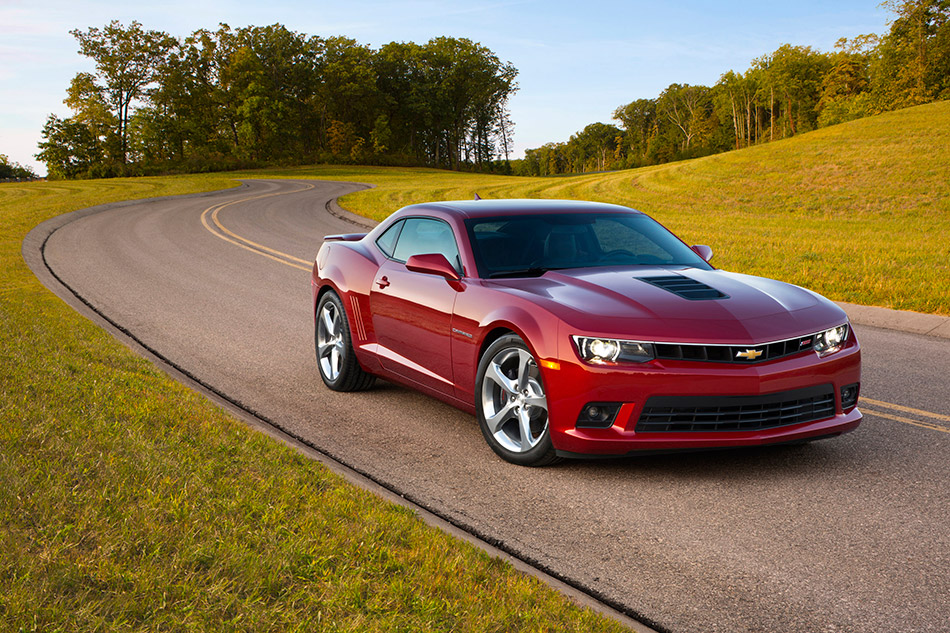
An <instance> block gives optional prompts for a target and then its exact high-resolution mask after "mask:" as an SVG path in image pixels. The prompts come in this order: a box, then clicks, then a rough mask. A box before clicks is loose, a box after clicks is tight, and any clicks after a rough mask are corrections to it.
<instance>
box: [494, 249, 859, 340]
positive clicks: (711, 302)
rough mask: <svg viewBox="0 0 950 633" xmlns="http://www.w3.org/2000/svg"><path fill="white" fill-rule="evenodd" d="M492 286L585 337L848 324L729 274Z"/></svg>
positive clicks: (617, 273) (603, 272) (708, 336)
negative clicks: (542, 310)
mask: <svg viewBox="0 0 950 633" xmlns="http://www.w3.org/2000/svg"><path fill="white" fill-rule="evenodd" d="M491 283H492V284H493V285H496V287H498V288H499V289H502V290H503V291H505V292H509V293H512V294H516V295H519V296H521V297H524V298H526V299H529V300H531V301H532V302H533V303H536V304H540V305H542V306H543V307H545V308H546V309H548V310H550V311H551V312H553V313H554V314H556V315H557V316H558V317H559V318H560V319H561V320H562V321H564V322H565V323H566V324H567V325H568V326H569V327H570V328H572V329H574V330H576V331H577V333H579V334H581V333H589V334H598V335H601V336H616V337H634V338H638V339H642V340H650V341H668V342H684V343H685V342H706V343H739V344H746V343H763V342H768V341H775V340H781V339H784V338H793V337H797V336H804V335H807V334H811V333H814V332H818V331H821V330H824V329H827V328H830V327H834V326H836V325H840V324H841V323H843V322H844V321H845V320H846V318H847V317H846V315H845V313H844V311H843V310H841V309H840V308H839V307H837V306H836V305H835V304H834V303H832V302H831V301H828V300H827V299H825V298H824V297H821V296H820V295H817V294H815V293H813V292H811V291H809V290H805V289H804V288H799V287H798V286H793V285H791V284H787V283H783V282H780V281H775V280H773V279H765V278H763V277H753V276H751V275H741V274H737V273H730V272H726V271H722V270H699V269H696V268H676V269H671V268H635V269H634V268H619V267H610V268H586V269H571V270H561V271H548V272H547V273H545V274H544V275H543V276H541V277H537V278H528V279H506V280H498V281H494V282H491Z"/></svg>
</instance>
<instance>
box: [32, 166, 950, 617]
mask: <svg viewBox="0 0 950 633" xmlns="http://www.w3.org/2000/svg"><path fill="white" fill-rule="evenodd" d="M354 188H355V187H354V186H352V185H345V184H339V183H318V182H314V181H309V182H303V181H250V182H249V183H248V186H245V187H243V188H240V189H237V190H232V191H227V192H223V193H221V194H217V195H215V196H213V197H201V198H181V199H171V200H164V201H157V202H143V203H141V204H135V205H131V206H126V207H122V208H116V209H109V210H105V211H103V212H99V213H95V214H91V215H87V216H85V217H81V218H80V219H76V220H75V221H72V222H70V223H68V224H66V225H65V226H64V227H62V228H60V229H59V230H57V231H56V232H55V233H54V234H53V235H52V236H51V237H50V239H49V240H48V243H47V245H46V250H45V255H46V258H47V262H48V264H49V266H50V267H51V269H52V270H53V271H55V273H56V274H57V275H58V276H59V277H60V278H61V279H62V280H63V281H65V282H66V283H67V284H68V285H69V286H71V287H72V288H73V289H74V290H76V291H77V292H78V293H79V294H80V295H81V296H82V297H83V298H84V299H85V300H86V301H88V302H89V303H90V304H91V305H93V306H95V307H96V308H97V309H98V310H100V311H101V312H103V313H104V314H106V315H108V316H109V317H110V318H111V319H112V320H113V321H114V322H116V323H118V324H119V325H121V326H122V327H123V328H125V329H127V330H128V331H129V332H131V333H132V334H133V335H134V336H135V337H137V338H138V339H140V340H141V341H142V342H144V343H145V344H146V345H148V346H150V347H152V348H153V349H155V350H158V351H159V352H160V353H161V354H162V355H164V356H165V357H167V358H169V359H171V360H172V361H173V362H174V363H176V364H177V365H179V366H180V367H182V368H183V369H184V370H186V371H187V372H189V373H191V374H192V375H194V376H197V377H200V379H201V380H202V381H204V382H205V383H207V384H209V385H212V386H213V387H214V388H215V389H217V390H219V391H220V392H222V393H225V394H228V396H230V397H231V398H233V399H234V400H236V401H239V402H241V403H242V404H244V405H246V406H248V407H249V408H251V409H253V410H255V411H257V412H259V413H261V414H262V415H265V416H267V417H268V418H270V419H272V420H274V421H276V422H278V423H279V424H280V425H282V426H283V427H284V428H286V429H287V430H288V431H290V432H291V433H293V434H296V435H299V436H300V437H303V438H305V439H306V440H307V441H308V442H310V443H312V444H313V445H315V446H317V447H320V448H321V449H323V450H325V451H326V452H327V453H329V454H331V455H334V456H336V457H337V458H339V459H340V460H342V461H344V462H346V463H348V464H350V465H352V466H353V467H355V468H357V469H358V470H360V471H363V472H366V473H368V474H370V475H371V476H372V477H374V478H376V479H378V480H381V481H385V482H387V483H388V484H389V485H390V486H392V487H393V488H394V489H396V490H398V491H400V492H402V493H404V494H406V495H407V496H409V497H411V498H413V499H416V500H418V501H420V502H421V503H422V504H424V505H426V506H427V507H429V508H431V509H433V510H434V511H436V512H437V513H438V514H441V515H443V516H445V517H449V518H450V519H451V520H452V521H453V522H455V523H456V524H459V525H463V526H467V527H469V528H470V529H472V530H474V531H476V532H477V533H479V534H482V535H484V536H486V537H488V538H490V539H497V540H498V541H500V542H502V543H504V544H505V545H506V547H507V548H508V549H509V550H511V551H514V552H517V553H518V554H519V556H521V557H523V558H525V559H527V560H530V561H535V562H537V563H538V564H540V565H541V566H543V567H545V568H548V569H550V570H551V571H553V572H554V573H556V574H558V575H560V576H563V577H565V578H569V579H570V580H571V581H572V582H574V583H577V584H578V585H581V586H584V587H587V588H589V589H590V590H592V591H593V592H595V593H599V594H602V595H603V596H605V597H607V598H609V599H610V600H612V601H614V602H616V603H618V604H620V605H624V606H625V607H626V608H628V609H630V610H632V611H633V612H635V613H637V614H640V615H642V616H643V617H645V618H646V619H648V621H650V622H652V623H654V624H655V625H656V626H657V627H658V628H661V629H665V630H668V631H675V632H684V633H685V632H693V631H696V632H700V631H702V632H708V631H730V632H738V631H783V632H786V633H791V632H808V633H814V632H820V631H857V632H864V631H867V632H874V633H880V632H881V631H903V632H909V631H950V459H948V457H950V397H948V393H950V340H945V339H936V338H927V337H923V336H916V335H909V334H901V333H897V332H893V331H885V330H876V329H872V328H863V327H856V328H855V329H856V332H857V334H858V337H859V339H860V340H861V343H862V346H863V349H864V380H863V385H862V396H863V397H864V400H863V402H862V405H861V408H862V410H863V411H864V412H865V421H864V423H863V425H862V426H861V427H860V428H859V429H858V430H857V431H855V432H854V433H851V434H849V435H846V436H843V437H840V438H836V439H833V440H828V441H823V442H818V443H815V444H812V445H808V446H802V447H780V448H771V449H753V450H744V451H725V452H716V453H702V454H684V455H672V456H663V457H656V456H655V457H641V458H626V459H622V460H609V461H587V462H573V461H571V462H566V463H562V464H560V465H558V466H555V467H550V468H543V469H528V468H522V467H518V466H513V465H510V464H507V463H505V462H502V461H501V460H499V459H498V458H496V457H495V456H494V454H493V453H492V452H491V451H490V450H489V448H488V447H487V445H486V444H485V442H484V440H483V439H482V437H481V434H480V433H479V430H478V426H477V423H476V421H475V419H474V418H473V417H472V416H469V415H467V414H464V413H462V412H459V411H457V410H455V409H452V408H450V407H448V406H446V405H443V404H441V403H439V402H437V401H435V400H432V399H430V398H427V397H424V396H421V395H419V394H416V393H414V392H411V391H409V390H406V389H403V388H400V387H396V386H393V385H390V384H388V383H383V382H380V383H378V386H377V387H376V388H375V389H373V390H371V391H369V392H366V393H360V394H337V393H333V392H330V391H329V390H327V389H326V388H325V387H324V386H323V384H322V383H321V381H320V378H319V375H318V373H317V368H316V365H315V361H314V353H313V321H312V317H311V312H310V311H311V307H310V282H309V269H310V262H311V261H312V258H313V256H314V255H315V253H316V250H317V248H318V247H319V245H320V241H321V237H322V236H323V235H324V234H328V233H337V232H357V231H360V227H358V226H355V225H353V224H351V223H350V222H348V221H346V220H344V219H341V218H339V217H335V216H333V215H330V214H328V213H327V211H326V209H325V202H326V201H327V200H328V199H329V198H331V197H334V196H337V195H341V194H342V193H345V192H348V191H352V190H353V189H354Z"/></svg>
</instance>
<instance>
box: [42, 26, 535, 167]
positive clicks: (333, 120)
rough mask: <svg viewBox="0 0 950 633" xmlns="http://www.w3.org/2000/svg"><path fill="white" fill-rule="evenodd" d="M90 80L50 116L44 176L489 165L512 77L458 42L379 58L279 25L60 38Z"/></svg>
mask: <svg viewBox="0 0 950 633" xmlns="http://www.w3.org/2000/svg"><path fill="white" fill-rule="evenodd" d="M71 34H72V35H73V36H74V37H75V38H76V39H77V41H78V42H79V47H80V52H81V53H82V54H83V55H84V56H86V57H89V58H91V59H92V60H93V61H94V62H95V68H96V72H95V73H79V74H77V75H76V76H75V77H74V78H73V80H72V82H71V83H70V85H69V88H68V91H67V97H66V99H65V103H66V104H67V105H68V106H69V107H70V109H71V110H72V112H73V115H72V116H69V117H65V118H60V117H57V116H55V115H52V114H51V115H50V116H49V117H48V119H47V121H46V124H45V126H44V128H43V141H42V142H41V143H40V146H39V147H40V152H39V154H37V159H38V160H40V161H42V162H44V163H46V166H47V169H48V171H49V174H50V176H51V177H53V178H57V177H58V178H76V177H104V176H116V175H139V174H144V173H167V172H169V171H191V172H195V171H217V170H221V169H228V168H238V167H245V166H255V165H264V164H305V163H316V162H354V163H374V164H392V165H406V166H411V165H424V166H432V167H442V168H448V169H456V170H459V169H482V170H490V169H499V168H504V167H505V166H506V162H505V161H499V160H498V159H499V158H504V159H507V158H508V155H509V153H510V147H511V138H512V133H513V128H514V126H513V123H512V122H511V118H510V116H509V112H508V101H509V99H510V98H511V96H512V95H513V94H514V93H515V91H516V90H517V84H516V82H515V78H516V76H517V70H516V69H515V68H514V66H513V65H512V64H511V63H509V62H502V61H501V60H500V59H499V58H498V57H497V56H496V55H495V54H494V53H493V52H492V51H491V50H489V49H488V48H486V47H484V46H481V45H480V44H477V43H474V42H472V41H470V40H468V39H464V38H451V37H438V38H434V39H432V40H430V41H429V42H427V43H425V44H415V43H412V42H408V43H405V42H392V43H389V44H386V45H384V46H382V47H380V48H379V49H373V48H370V47H368V46H365V45H361V44H359V43H358V42H356V41H355V40H353V39H350V38H347V37H326V38H324V37H318V36H308V35H305V34H302V33H297V32H294V31H291V30H288V29H287V28H285V27H284V26H282V25H280V24H274V25H271V26H265V27H257V26H249V27H245V28H237V29H232V28H231V27H229V26H227V25H225V24H222V25H220V28H218V30H216V31H209V30H198V31H196V32H194V33H192V34H191V35H190V36H188V37H186V38H177V37H173V36H171V35H169V34H167V33H164V32H161V31H154V30H146V29H144V28H143V27H142V25H141V24H139V23H138V22H132V23H131V24H130V25H128V26H125V25H123V24H121V23H119V22H118V21H113V22H111V23H110V24H108V25H107V26H105V27H103V28H97V27H92V28H89V29H87V30H85V31H83V30H79V29H77V30H73V31H71Z"/></svg>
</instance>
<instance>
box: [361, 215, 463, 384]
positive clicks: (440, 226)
mask: <svg viewBox="0 0 950 633" xmlns="http://www.w3.org/2000/svg"><path fill="white" fill-rule="evenodd" d="M387 248H389V249H391V252H388V253H386V254H387V256H388V259H387V261H385V262H384V263H383V265H382V266H380V268H379V270H378V271H377V272H376V277H375V279H374V282H373V286H372V288H371V289H370V309H371V312H372V315H373V328H374V330H375V332H376V339H377V343H378V344H379V350H378V352H379V359H380V363H381V364H382V365H383V367H384V368H386V369H388V370H390V371H392V372H394V373H397V374H399V375H400V376H403V377H405V378H408V379H410V380H413V381H415V382H417V383H419V384H421V385H424V386H426V387H429V388H431V389H435V390H437V391H439V392H441V393H446V394H454V391H455V389H454V380H453V377H452V355H451V332H452V314H453V311H454V307H455V298H456V296H457V294H458V290H457V288H458V286H457V285H456V286H455V287H453V285H452V284H450V283H449V282H448V281H447V280H446V279H445V278H444V277H441V276H439V275H431V274H426V273H418V272H412V271H410V270H408V269H407V268H406V265H405V262H406V260H408V259H409V258H410V257H411V256H412V255H421V254H428V253H442V254H443V255H445V257H446V259H447V260H449V262H450V263H451V264H453V265H454V266H456V268H457V269H459V268H460V264H459V255H458V245H457V243H456V240H455V236H454V234H453V232H452V228H451V227H450V226H449V224H448V223H446V222H444V221H442V220H439V219H436V218H419V217H417V218H408V219H406V220H404V221H403V223H402V227H401V230H400V231H399V232H398V238H397V239H396V242H395V244H394V245H392V246H387ZM387 248H384V249H383V251H384V252H386V250H387Z"/></svg>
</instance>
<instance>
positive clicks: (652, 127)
mask: <svg viewBox="0 0 950 633" xmlns="http://www.w3.org/2000/svg"><path fill="white" fill-rule="evenodd" d="M614 118H615V119H617V120H618V121H620V122H621V124H622V125H623V129H624V130H625V132H626V134H625V135H624V139H625V141H626V144H627V146H628V148H629V150H628V152H627V156H628V159H630V160H632V161H633V164H631V165H628V166H631V167H633V166H640V165H646V164H647V163H648V159H647V157H648V156H649V154H650V147H651V144H652V143H653V140H654V139H655V138H656V135H657V132H658V126H657V104H656V101H655V100H653V99H637V100H636V101H632V102H630V103H628V104H627V105H625V106H621V107H619V108H617V109H616V110H614Z"/></svg>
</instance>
